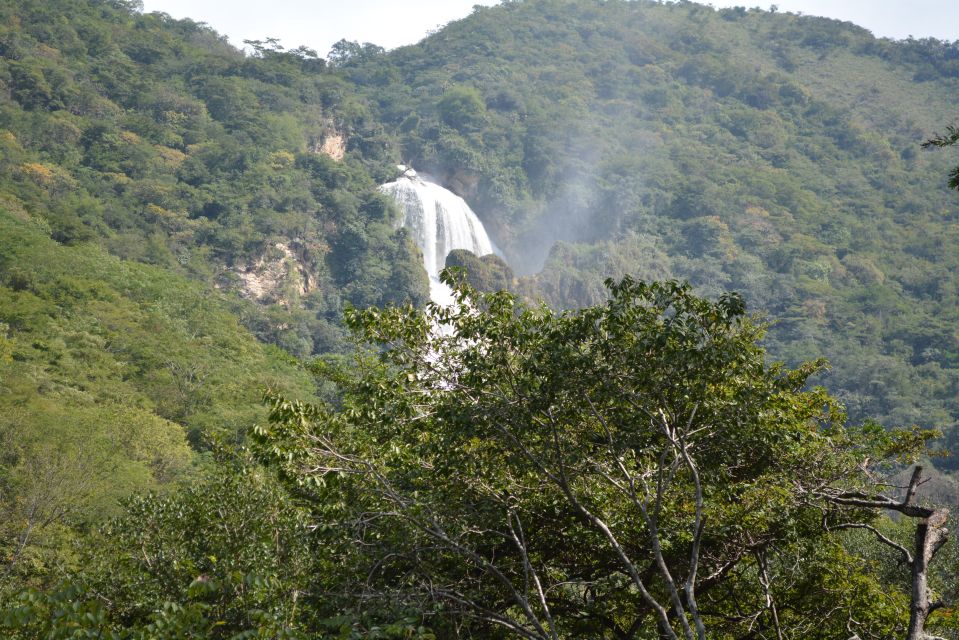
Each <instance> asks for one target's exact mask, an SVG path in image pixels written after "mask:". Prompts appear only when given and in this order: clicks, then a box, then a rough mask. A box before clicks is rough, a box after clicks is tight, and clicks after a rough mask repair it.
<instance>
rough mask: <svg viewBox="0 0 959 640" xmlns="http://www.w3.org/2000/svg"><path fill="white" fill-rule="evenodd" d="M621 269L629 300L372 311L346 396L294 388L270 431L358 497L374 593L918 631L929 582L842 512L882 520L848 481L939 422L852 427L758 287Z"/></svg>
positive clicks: (320, 475)
mask: <svg viewBox="0 0 959 640" xmlns="http://www.w3.org/2000/svg"><path fill="white" fill-rule="evenodd" d="M446 277H447V278H448V282H450V283H451V284H456V283H455V280H454V279H453V277H452V276H451V274H450V273H449V272H447V273H446ZM608 286H609V288H610V298H609V300H608V302H607V303H605V304H601V305H596V306H593V307H588V308H585V309H581V310H579V311H571V312H566V313H559V314H557V313H553V312H551V311H549V310H547V309H546V308H526V307H524V306H522V305H520V304H518V303H517V302H516V300H515V299H514V298H513V297H512V296H510V295H509V294H506V293H502V292H499V293H493V294H479V293H477V292H475V291H473V290H471V289H470V288H469V287H468V286H466V285H464V284H462V283H460V284H459V287H458V289H457V304H456V305H454V306H453V307H452V308H449V309H443V308H438V307H435V306H434V307H431V308H430V310H429V313H427V314H425V315H423V314H419V313H417V312H416V311H415V310H413V309H412V308H407V309H392V310H385V311H378V310H368V311H363V312H360V311H355V312H353V313H351V314H350V316H349V319H348V322H349V324H350V325H351V327H352V328H353V329H354V330H355V331H357V332H358V334H359V336H360V337H361V338H363V339H364V340H367V341H369V342H370V343H371V344H372V345H374V346H375V350H374V351H373V352H370V353H369V354H368V355H367V356H365V357H363V358H362V359H361V360H360V361H359V362H358V363H356V365H354V366H352V367H350V368H346V369H339V370H335V369H329V368H321V371H325V372H326V375H327V376H329V377H330V379H332V380H335V381H336V382H337V383H338V384H339V385H340V391H341V396H340V401H339V402H338V403H337V404H335V405H309V404H301V403H299V402H295V401H289V400H286V399H284V398H282V397H281V396H273V397H272V398H271V402H272V415H271V423H270V425H269V426H264V427H262V428H260V429H258V431H257V441H258V443H259V450H260V451H261V453H262V455H264V456H265V458H266V459H268V460H270V461H272V464H275V465H277V466H278V467H279V468H280V469H281V470H282V471H283V473H284V474H285V477H286V478H287V480H288V481H289V482H290V483H291V486H293V487H295V488H296V491H297V492H298V493H299V494H300V495H301V496H302V497H303V498H304V499H305V500H306V501H307V503H308V504H310V505H311V509H312V510H313V512H314V514H315V517H318V518H323V519H324V520H326V519H328V518H329V517H330V511H329V505H331V504H334V503H335V504H338V505H340V507H339V508H338V511H337V514H336V516H335V519H336V521H337V522H338V525H339V527H341V528H342V529H343V531H344V535H346V536H348V539H350V540H352V542H353V549H354V554H355V560H354V561H355V562H356V563H357V566H358V567H362V570H361V571H360V573H359V575H360V576H362V579H363V583H364V589H365V592H366V597H369V598H370V599H371V601H375V600H377V599H382V601H384V602H391V603H396V602H403V603H406V604H407V605H409V606H411V607H414V608H416V609H417V610H420V611H424V612H425V611H433V612H434V613H433V614H432V615H431V617H432V618H433V621H432V624H434V625H436V626H437V627H439V628H443V627H444V626H449V627H450V628H458V629H463V628H465V629H470V630H471V631H470V633H476V634H479V635H481V636H483V637H490V636H491V635H492V636H493V637H496V635H497V633H499V631H497V629H499V630H500V631H502V630H505V631H507V632H508V634H509V635H512V636H516V637H526V638H531V639H533V638H535V639H546V638H565V637H581V636H583V635H588V636H591V637H617V638H645V637H673V638H690V639H691V638H704V637H707V635H708V637H743V636H744V634H747V635H748V632H747V628H748V629H756V630H757V631H756V632H757V633H761V634H770V635H773V634H775V633H777V632H778V633H780V634H786V635H787V636H790V637H803V638H831V637H837V634H839V633H842V632H845V631H846V630H847V629H851V630H852V632H854V633H859V634H860V635H861V637H871V635H874V634H878V635H879V636H883V637H890V636H891V635H895V634H896V633H901V632H902V631H903V630H904V628H905V619H906V617H908V608H909V607H908V599H909V598H908V592H906V593H903V592H901V591H897V590H895V589H887V588H886V587H884V586H883V585H882V583H881V581H880V580H879V576H878V575H876V574H875V573H874V572H873V571H870V570H868V569H867V568H865V567H861V568H860V569H859V570H856V571H855V572H854V573H853V574H851V575H847V576H843V577H840V576H839V575H838V574H837V573H836V571H837V569H838V567H839V566H843V565H845V564H846V563H855V562H856V560H855V554H854V552H853V551H852V550H850V549H849V548H847V547H846V546H844V544H843V540H842V535H843V533H844V532H843V531H839V529H838V528H837V529H832V528H830V526H828V525H829V523H831V522H833V521H835V520H837V519H838V520H841V521H843V522H845V521H847V520H849V519H850V518H852V519H854V520H856V522H859V523H860V524H863V526H871V525H869V523H872V522H875V520H876V518H877V515H876V512H875V510H872V511H869V510H859V511H856V512H854V513H852V514H850V513H845V512H843V513H842V514H841V513H840V508H841V507H840V506H839V505H837V504H836V503H833V502H830V501H829V500H828V499H827V498H828V497H829V496H833V495H839V494H842V495H845V494H846V492H849V491H857V490H861V491H865V490H869V488H870V487H872V482H873V480H872V478H873V476H871V475H870V473H871V471H872V470H874V469H877V468H881V467H882V466H883V465H886V464H888V463H889V462H890V461H892V460H894V459H897V458H898V459H906V458H909V457H910V456H913V455H915V453H916V451H917V450H919V449H921V446H922V443H923V442H924V439H925V438H926V437H927V435H923V434H917V433H915V432H895V433H887V432H886V431H885V430H884V429H882V428H881V427H879V426H878V425H874V424H872V425H866V426H864V427H861V428H851V427H848V426H846V425H845V423H844V421H845V416H844V414H843V412H842V410H841V408H840V407H839V406H838V404H837V403H836V402H835V401H834V400H833V399H832V398H830V397H829V396H828V394H827V393H826V392H825V391H823V390H822V389H813V390H803V388H804V385H805V383H806V381H807V380H808V378H809V376H810V375H812V374H813V373H814V372H815V371H817V370H818V369H819V368H820V367H821V366H823V365H822V363H821V362H817V363H809V364H806V365H803V366H802V367H800V368H798V369H795V370H791V369H788V368H785V367H783V366H781V365H776V364H772V365H770V364H768V363H767V361H766V353H765V351H764V350H763V349H762V348H761V347H760V346H759V340H760V339H761V337H762V335H763V331H764V327H763V326H762V325H761V324H756V323H755V322H754V321H753V320H752V319H751V318H750V317H749V316H748V315H747V314H746V313H745V306H744V304H743V301H742V299H741V298H739V297H738V296H736V295H728V296H724V297H722V298H721V299H720V300H718V301H717V302H710V301H707V300H704V299H701V298H698V297H696V296H694V295H693V294H692V293H691V292H690V289H689V287H688V285H681V284H678V283H675V282H663V283H652V284H646V283H642V282H637V281H633V280H631V279H629V278H626V279H624V280H622V281H621V282H609V283H608ZM438 327H440V328H441V329H442V330H438V329H437V328H438ZM836 492H839V493H838V494H837V493H836ZM346 497H348V498H346ZM344 498H346V499H345V500H344ZM326 521H327V522H328V520H326ZM797 557H803V558H804V560H803V561H802V562H800V563H798V564H797V563H795V560H794V558H797ZM837 607H838V608H840V609H842V610H843V611H848V617H847V616H846V615H845V614H843V615H837V614H836V613H835V612H836V609H837ZM655 628H658V629H659V631H658V633H659V634H662V635H660V636H656V634H655V633H654V632H653V629H655ZM650 634H652V635H650Z"/></svg>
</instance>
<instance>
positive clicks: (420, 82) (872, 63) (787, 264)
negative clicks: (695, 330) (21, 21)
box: [341, 0, 959, 464]
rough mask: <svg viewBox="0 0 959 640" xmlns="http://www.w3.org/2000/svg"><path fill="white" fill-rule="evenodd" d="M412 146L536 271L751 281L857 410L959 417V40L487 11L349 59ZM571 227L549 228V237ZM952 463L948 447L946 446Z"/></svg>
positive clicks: (658, 15)
mask: <svg viewBox="0 0 959 640" xmlns="http://www.w3.org/2000/svg"><path fill="white" fill-rule="evenodd" d="M341 66H342V67H343V72H344V74H345V76H346V77H347V78H349V79H350V80H351V81H352V82H353V83H355V84H356V85H358V86H359V87H360V88H362V90H363V91H364V92H365V94H366V95H367V96H368V97H369V100H370V101H371V102H372V103H374V104H375V105H376V106H377V112H378V115H379V117H380V118H381V119H382V120H383V121H384V122H385V123H386V124H387V125H389V126H391V127H393V128H394V130H395V131H397V132H398V133H399V135H400V136H401V140H402V148H403V149H404V152H405V154H406V157H408V158H410V159H411V160H412V162H413V163H414V164H415V165H416V166H419V167H422V168H424V169H427V170H431V171H433V172H436V173H438V174H440V175H443V176H446V180H447V182H448V183H449V184H451V185H453V187H454V188H458V189H459V190H460V191H461V192H463V193H464V194H465V195H467V199H468V200H470V202H471V203H472V204H473V205H474V208H476V210H477V211H478V212H479V214H480V216H481V217H482V218H483V220H484V222H485V223H486V224H487V227H489V228H491V232H492V234H493V235H494V238H495V240H496V241H497V243H498V244H499V245H500V246H501V247H503V248H504V250H505V251H506V253H507V256H508V258H509V261H510V263H511V265H512V266H513V267H514V268H515V269H516V270H517V271H519V272H520V273H531V272H535V271H539V269H540V267H541V266H542V264H543V262H544V261H545V268H544V269H543V271H542V272H541V273H538V274H537V275H536V276H535V277H533V278H532V282H530V283H527V287H526V288H525V289H524V290H526V291H529V292H530V293H531V295H532V296H534V297H543V298H545V299H546V300H547V301H549V302H550V304H552V305H554V306H558V307H575V306H579V305H583V304H593V303H595V302H597V301H598V300H600V299H602V297H603V296H604V295H605V293H604V289H603V286H602V281H603V279H604V278H605V277H607V276H618V275H621V274H623V273H632V274H634V275H637V276H640V277H646V278H662V277H669V276H672V277H678V278H683V279H688V280H689V281H690V282H692V283H693V284H694V285H695V286H696V287H697V289H698V290H699V291H701V292H703V293H707V294H710V295H717V294H718V293H720V292H722V291H725V290H730V289H731V290H736V291H741V292H743V293H744V294H745V296H746V299H747V301H748V303H749V306H750V308H751V309H753V310H755V311H762V312H764V313H767V314H768V316H769V317H770V318H772V319H773V320H774V321H775V322H776V326H775V327H774V328H773V331H772V333H771V335H770V338H769V342H768V344H769V346H770V349H771V351H772V352H773V353H774V354H775V355H776V356H778V357H781V358H784V359H785V360H787V361H788V362H791V363H793V364H795V363H797V362H799V361H801V360H803V359H808V358H811V357H817V356H819V355H825V356H826V357H828V358H829V360H830V361H831V363H832V367H833V369H832V371H831V373H829V374H827V375H825V376H823V377H822V378H820V381H821V382H822V383H824V384H826V385H827V386H828V387H829V388H830V389H832V390H834V391H835V392H837V393H838V394H839V396H840V397H841V398H842V399H843V401H844V402H845V403H846V405H847V407H848V409H849V411H850V413H851V415H852V416H854V417H855V418H856V419H862V418H865V417H870V416H872V417H876V418H877V419H880V420H882V421H883V422H885V423H887V424H908V423H919V424H923V425H926V426H937V427H940V428H944V429H945V430H946V431H949V430H952V429H953V427H954V426H955V425H956V420H957V416H959V404H957V398H959V393H957V390H959V338H957V327H959V315H957V314H959V304H957V302H959V301H957V298H956V295H957V285H959V276H957V274H959V263H957V260H959V199H957V198H956V195H955V193H953V192H949V191H948V190H947V189H946V188H945V183H946V177H947V175H948V173H949V167H950V166H951V165H950V162H954V161H955V158H954V157H948V156H946V154H935V153H926V152H923V151H921V149H920V143H921V142H922V141H923V140H924V139H926V138H928V137H929V136H931V135H932V134H933V132H934V131H935V130H937V128H938V129H942V128H943V127H944V126H945V125H946V124H948V123H950V122H951V121H952V119H953V118H955V116H956V113H955V96H956V92H957V90H959V47H956V46H955V45H949V44H948V43H943V42H938V41H934V40H929V41H914V40H910V41H905V42H891V41H888V40H881V39H876V38H874V37H873V36H872V35H871V34H870V33H869V32H867V31H865V30H864V29H861V28H859V27H856V26H855V25H852V24H850V23H841V22H837V21H834V20H828V19H824V18H815V17H804V16H796V15H789V14H780V13H772V12H769V11H762V10H758V9H751V10H744V9H741V8H740V9H723V10H718V11H717V10H713V9H711V8H708V7H704V6H701V5H697V4H693V3H677V4H669V5H661V4H655V3H649V2H609V3H601V4H600V3H595V2H589V1H565V0H555V1H543V2H510V3H506V4H504V5H503V6H499V7H495V8H479V9H477V10H476V11H475V12H474V14H473V15H472V16H470V17H469V18H467V19H464V20H461V21H459V22H455V23H452V24H450V25H448V26H447V27H446V28H444V29H443V30H442V31H440V32H438V33H436V34H434V35H432V36H431V37H429V38H427V39H426V40H424V41H423V42H422V43H420V44H418V45H416V46H413V47H406V48H403V49H399V50H397V51H394V52H391V53H390V54H388V55H380V56H374V57H372V58H371V57H370V56H369V55H366V56H364V55H357V56H356V57H355V58H347V60H346V61H345V62H342V63H341ZM556 241H560V244H558V245H554V242H556ZM946 464H950V463H948V462H947V463H946Z"/></svg>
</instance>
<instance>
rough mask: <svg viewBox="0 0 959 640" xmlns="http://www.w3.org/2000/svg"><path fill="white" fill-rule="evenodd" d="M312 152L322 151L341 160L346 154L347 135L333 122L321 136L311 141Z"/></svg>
mask: <svg viewBox="0 0 959 640" xmlns="http://www.w3.org/2000/svg"><path fill="white" fill-rule="evenodd" d="M310 151H311V152H312V153H322V154H323V155H326V156H329V157H330V158H332V159H334V160H336V161H337V162H339V161H340V160H342V159H343V157H344V156H345V155H346V136H345V135H344V134H343V133H342V132H340V131H338V130H337V129H336V127H335V126H334V124H333V123H332V122H330V123H328V125H327V127H326V128H325V129H324V130H323V133H321V134H320V135H319V136H317V137H316V138H315V139H313V140H311V141H310Z"/></svg>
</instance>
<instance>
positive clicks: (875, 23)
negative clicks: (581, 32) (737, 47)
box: [144, 0, 959, 56]
mask: <svg viewBox="0 0 959 640" xmlns="http://www.w3.org/2000/svg"><path fill="white" fill-rule="evenodd" d="M477 4H482V5H493V4H497V0H267V1H264V0H144V5H145V10H146V11H165V12H166V13H169V14H170V15H172V16H173V17H175V18H192V19H194V20H196V21H198V22H206V23H208V24H209V25H210V26H212V27H213V28H214V29H216V30H217V31H219V32H220V33H223V34H226V35H228V36H229V37H230V40H231V41H232V42H233V43H234V44H236V45H238V46H240V45H241V43H242V42H243V40H245V39H246V40H261V39H263V38H265V37H276V38H279V39H280V40H281V41H282V43H283V44H284V45H285V46H286V47H288V48H291V47H296V46H299V45H301V44H302V45H306V46H308V47H311V48H313V49H316V50H317V52H318V53H319V54H320V55H321V56H325V55H326V53H327V52H328V51H329V50H330V46H331V45H332V44H333V43H334V42H336V41H337V40H340V39H341V38H346V39H347V40H358V41H360V42H372V43H374V44H378V45H380V46H383V47H386V48H387V49H392V48H394V47H398V46H401V45H404V44H412V43H414V42H417V41H419V40H420V39H422V38H423V37H424V36H425V35H426V33H427V32H428V31H430V30H432V29H436V28H438V27H441V26H442V25H444V24H446V23H447V22H450V21H451V20H457V19H459V18H463V17H465V16H467V15H469V14H470V12H471V11H472V8H473V5H477ZM712 4H713V5H715V6H722V7H731V6H736V5H740V6H762V7H764V8H768V7H769V5H770V4H771V3H770V2H768V1H766V0H764V1H763V2H761V3H759V2H755V1H753V2H744V1H743V0H740V1H739V2H724V1H721V0H720V1H714V2H713V3H712ZM775 4H776V5H777V6H778V7H779V10H780V11H793V12H802V13H805V14H810V15H824V16H829V17H832V18H839V19H841V20H849V21H851V22H855V23H856V24H859V25H862V26H863V27H866V28H867V29H869V30H871V31H872V32H873V33H875V34H876V35H877V36H887V37H891V38H905V37H907V36H909V35H912V36H915V37H917V38H923V37H929V36H932V37H936V38H940V39H943V40H950V41H953V40H959V1H957V0H779V1H778V2H776V3H775Z"/></svg>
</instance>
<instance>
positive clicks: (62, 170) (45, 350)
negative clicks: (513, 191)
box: [0, 0, 426, 579]
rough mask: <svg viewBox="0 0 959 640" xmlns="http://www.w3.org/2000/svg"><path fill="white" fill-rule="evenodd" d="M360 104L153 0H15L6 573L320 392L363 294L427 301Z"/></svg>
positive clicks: (3, 244)
mask: <svg viewBox="0 0 959 640" xmlns="http://www.w3.org/2000/svg"><path fill="white" fill-rule="evenodd" d="M350 96H351V91H350V89H349V87H348V85H347V83H346V82H345V81H344V80H342V79H341V78H338V77H336V76H335V75H333V74H331V73H328V72H327V71H326V69H325V63H324V61H323V60H322V59H319V58H317V57H316V56H315V55H314V54H311V53H310V52H308V51H294V52H290V53H283V52H280V51H277V50H274V49H273V48H267V47H266V45H262V46H261V49H260V51H259V53H258V55H256V56H245V55H244V54H243V53H241V52H239V51H237V50H236V49H234V48H233V47H231V46H229V45H228V44H226V42H225V41H224V40H223V39H222V38H221V37H220V36H218V35H217V34H216V33H214V32H213V31H212V30H210V29H209V28H207V27H205V26H202V25H198V24H196V23H193V22H190V21H174V20H172V19H170V18H169V17H168V16H163V15H142V14H141V13H139V12H138V11H137V10H136V5H135V3H126V2H73V1H68V0H63V1H58V0H49V1H47V0H44V1H41V2H36V1H33V0H30V1H25V2H4V3H2V4H0V443H2V446H3V454H2V457H0V556H2V557H3V559H4V560H3V564H4V569H3V570H0V576H3V577H4V578H6V579H9V578H10V577H11V576H12V577H14V578H15V577H17V576H18V575H20V573H21V571H22V572H23V574H22V575H24V576H30V575H39V574H43V573H44V572H45V571H47V570H49V569H50V568H52V567H54V566H57V565H60V564H62V563H63V561H64V558H68V557H72V552H71V551H70V550H69V544H70V539H71V537H72V536H73V534H72V533H71V532H72V531H75V530H76V528H81V529H82V528H85V527H88V526H91V525H93V524H95V523H98V522H102V520H103V518H104V517H106V516H109V515H111V514H115V513H116V510H117V508H118V507H117V500H118V499H119V498H122V497H125V496H128V495H130V494H131V493H138V492H143V491H147V490H153V489H160V488H164V487H169V486H173V485H175V484H177V483H178V482H185V481H191V480H192V479H194V478H195V476H196V474H202V473H206V472H207V471H208V469H207V467H206V463H205V462H204V460H202V459H200V458H197V453H199V452H206V451H208V450H209V448H210V446H211V443H212V442H215V441H219V440H222V441H226V442H236V441H239V440H242V438H243V436H244V434H245V433H246V431H247V430H248V429H249V428H250V427H251V426H252V425H253V424H254V422H256V421H257V420H262V419H263V418H264V417H265V410H264V408H263V407H262V405H261V398H262V394H263V391H264V390H265V389H266V388H268V387H277V388H283V389H286V390H287V391H288V392H290V393H291V394H293V395H297V396H307V397H309V396H310V395H312V394H313V393H314V391H315V385H314V384H313V382H312V380H311V377H310V376H309V375H308V374H306V373H305V372H303V371H302V368H301V367H300V366H299V365H298V364H297V362H296V361H295V359H294V357H293V356H298V357H303V356H308V355H310V354H311V353H314V352H331V351H338V350H342V349H343V348H344V339H343V335H344V332H343V330H342V329H341V328H340V316H341V313H342V309H343V306H344V304H346V303H352V304H356V305H359V306H367V305H386V304H391V303H401V302H405V301H407V300H413V301H416V302H417V303H418V304H421V303H422V301H423V300H424V298H425V291H426V277H425V275H423V274H421V273H420V272H419V263H418V261H419V258H418V256H417V255H416V254H415V253H414V249H412V248H411V247H410V245H409V243H408V242H407V240H406V239H405V235H404V234H403V233H402V232H398V231H397V230H396V229H395V226H394V224H393V220H392V218H391V216H392V215H393V211H392V209H391V208H390V206H389V203H388V201H387V200H385V199H384V198H383V197H381V196H380V195H378V194H377V192H376V190H375V186H376V184H377V179H375V178H374V176H375V175H377V173H376V172H377V170H378V169H377V167H379V166H380V165H382V164H383V163H384V162H386V161H385V160H384V158H388V156H389V148H388V146H387V145H385V144H383V143H382V141H381V139H380V137H379V136H381V134H380V133H379V127H378V126H377V125H376V124H375V123H374V122H372V121H371V120H370V119H369V117H368V114H367V112H366V110H365V108H364V107H363V105H362V103H361V102H360V101H358V100H356V99H354V98H351V97H350ZM347 133H348V135H349V139H350V144H351V145H354V146H355V147H356V148H357V149H358V150H357V151H356V152H355V153H350V154H349V156H348V157H347V158H345V159H344V158H342V155H343V153H345V152H346V151H347V150H346V149H345V148H340V147H342V146H343V145H342V141H343V140H344V137H343V136H344V135H346V134H347ZM337 141H339V142H340V143H341V144H339V145H337V144H336V143H337ZM324 145H326V146H325V147H324ZM367 152H368V153H367ZM331 155H333V156H336V157H337V158H339V159H338V160H334V159H333V158H332V157H330V156H331ZM386 166H389V164H388V163H387V164H386ZM191 445H192V446H191Z"/></svg>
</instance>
